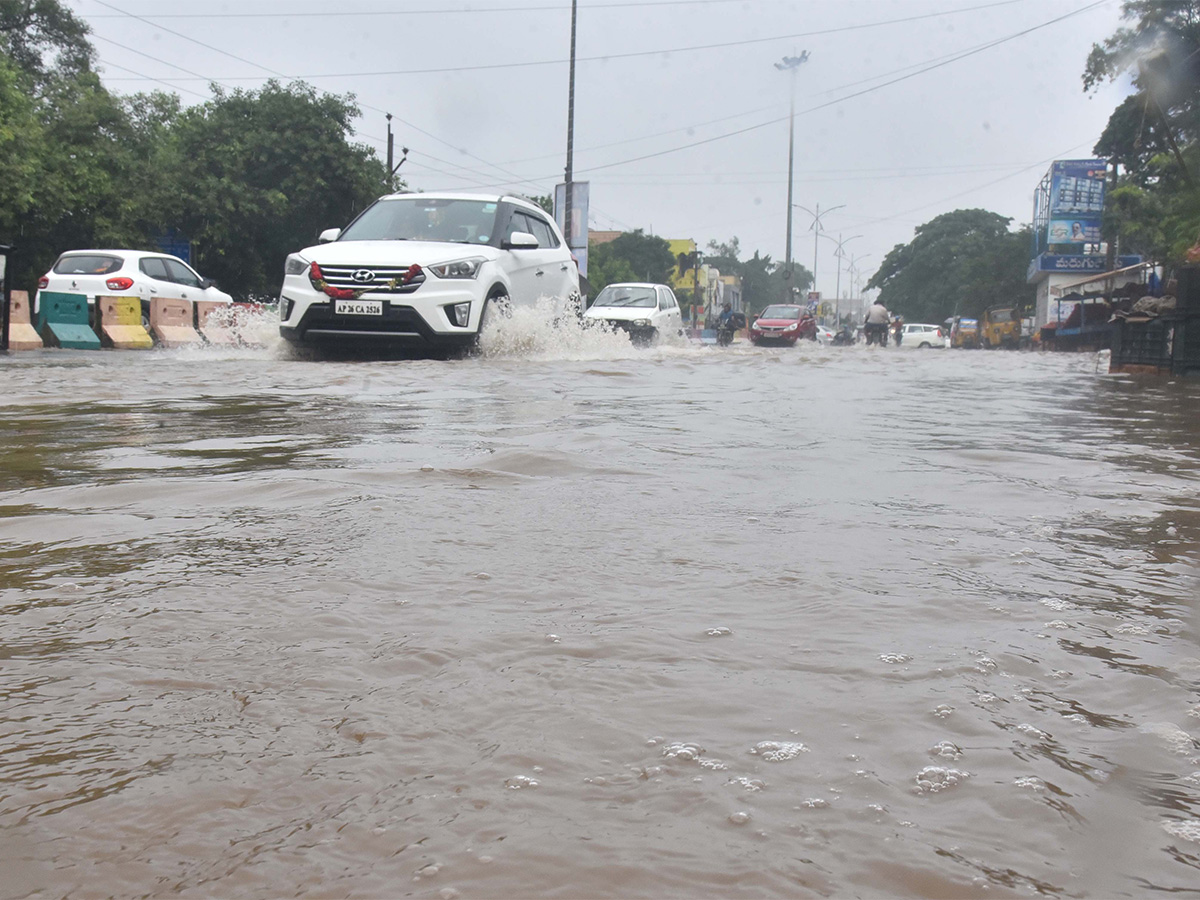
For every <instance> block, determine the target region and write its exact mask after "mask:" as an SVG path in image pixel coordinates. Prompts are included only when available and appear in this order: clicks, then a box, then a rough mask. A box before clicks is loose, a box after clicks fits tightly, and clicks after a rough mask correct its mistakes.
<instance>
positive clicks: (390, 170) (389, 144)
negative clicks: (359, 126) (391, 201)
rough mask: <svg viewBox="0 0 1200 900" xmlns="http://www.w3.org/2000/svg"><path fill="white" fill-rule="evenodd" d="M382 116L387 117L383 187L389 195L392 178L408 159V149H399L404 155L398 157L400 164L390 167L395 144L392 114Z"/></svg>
mask: <svg viewBox="0 0 1200 900" xmlns="http://www.w3.org/2000/svg"><path fill="white" fill-rule="evenodd" d="M384 115H385V116H387V171H388V174H387V180H386V181H385V182H384V183H383V186H384V188H385V189H386V190H387V191H388V192H389V193H391V190H392V178H393V177H394V176H395V175H396V172H397V170H399V168H400V167H401V166H402V165H404V161H405V160H406V159H408V148H407V147H401V148H400V152H401V153H403V154H404V155H403V156H401V157H400V162H398V163H396V165H394V166H393V165H392V157H393V156H394V150H395V146H396V144H395V138H394V137H393V135H392V114H391V113H384Z"/></svg>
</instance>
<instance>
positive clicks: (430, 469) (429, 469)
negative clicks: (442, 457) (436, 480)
mask: <svg viewBox="0 0 1200 900" xmlns="http://www.w3.org/2000/svg"><path fill="white" fill-rule="evenodd" d="M421 471H422V472H432V471H433V466H421Z"/></svg>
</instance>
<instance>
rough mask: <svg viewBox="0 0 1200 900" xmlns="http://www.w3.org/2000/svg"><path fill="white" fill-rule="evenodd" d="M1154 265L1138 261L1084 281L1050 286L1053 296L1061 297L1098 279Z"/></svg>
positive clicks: (1105, 279)
mask: <svg viewBox="0 0 1200 900" xmlns="http://www.w3.org/2000/svg"><path fill="white" fill-rule="evenodd" d="M1152 265H1154V264H1153V263H1148V262H1144V263H1138V264H1137V265H1136V266H1125V268H1123V269H1113V270H1112V271H1111V272H1100V273H1099V274H1096V275H1092V276H1090V277H1088V278H1085V279H1083V280H1082V281H1072V282H1071V283H1070V284H1063V285H1059V286H1058V287H1052V288H1050V295H1051V296H1053V297H1061V296H1062V295H1063V294H1069V293H1070V292H1071V291H1073V290H1075V288H1080V287H1083V286H1084V285H1085V284H1095V283H1096V282H1097V281H1107V280H1108V279H1110V278H1113V277H1115V276H1117V275H1125V274H1128V273H1129V272H1137V271H1138V270H1140V269H1146V268H1149V267H1150V266H1152Z"/></svg>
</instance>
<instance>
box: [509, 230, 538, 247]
mask: <svg viewBox="0 0 1200 900" xmlns="http://www.w3.org/2000/svg"><path fill="white" fill-rule="evenodd" d="M501 246H502V247H503V249H505V250H536V249H537V248H538V239H537V238H535V237H534V236H533V235H532V234H530V233H529V232H528V231H514V232H513V233H512V234H510V235H509V236H508V240H506V241H505V242H504V243H503V244H502V245H501Z"/></svg>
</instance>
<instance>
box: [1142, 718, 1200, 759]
mask: <svg viewBox="0 0 1200 900" xmlns="http://www.w3.org/2000/svg"><path fill="white" fill-rule="evenodd" d="M1138 731H1140V732H1141V733H1142V734H1148V735H1150V736H1152V737H1156V738H1158V739H1159V740H1160V741H1161V742H1162V743H1163V744H1164V745H1165V746H1166V748H1167V749H1168V750H1170V751H1171V752H1172V753H1176V754H1178V755H1180V756H1185V755H1187V754H1188V753H1190V752H1191V751H1192V750H1193V749H1194V747H1195V741H1193V740H1192V736H1191V735H1190V734H1188V733H1187V732H1186V731H1184V730H1183V729H1182V728H1180V727H1179V726H1178V725H1175V724H1172V723H1171V722H1147V723H1146V724H1144V725H1139V726H1138Z"/></svg>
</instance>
